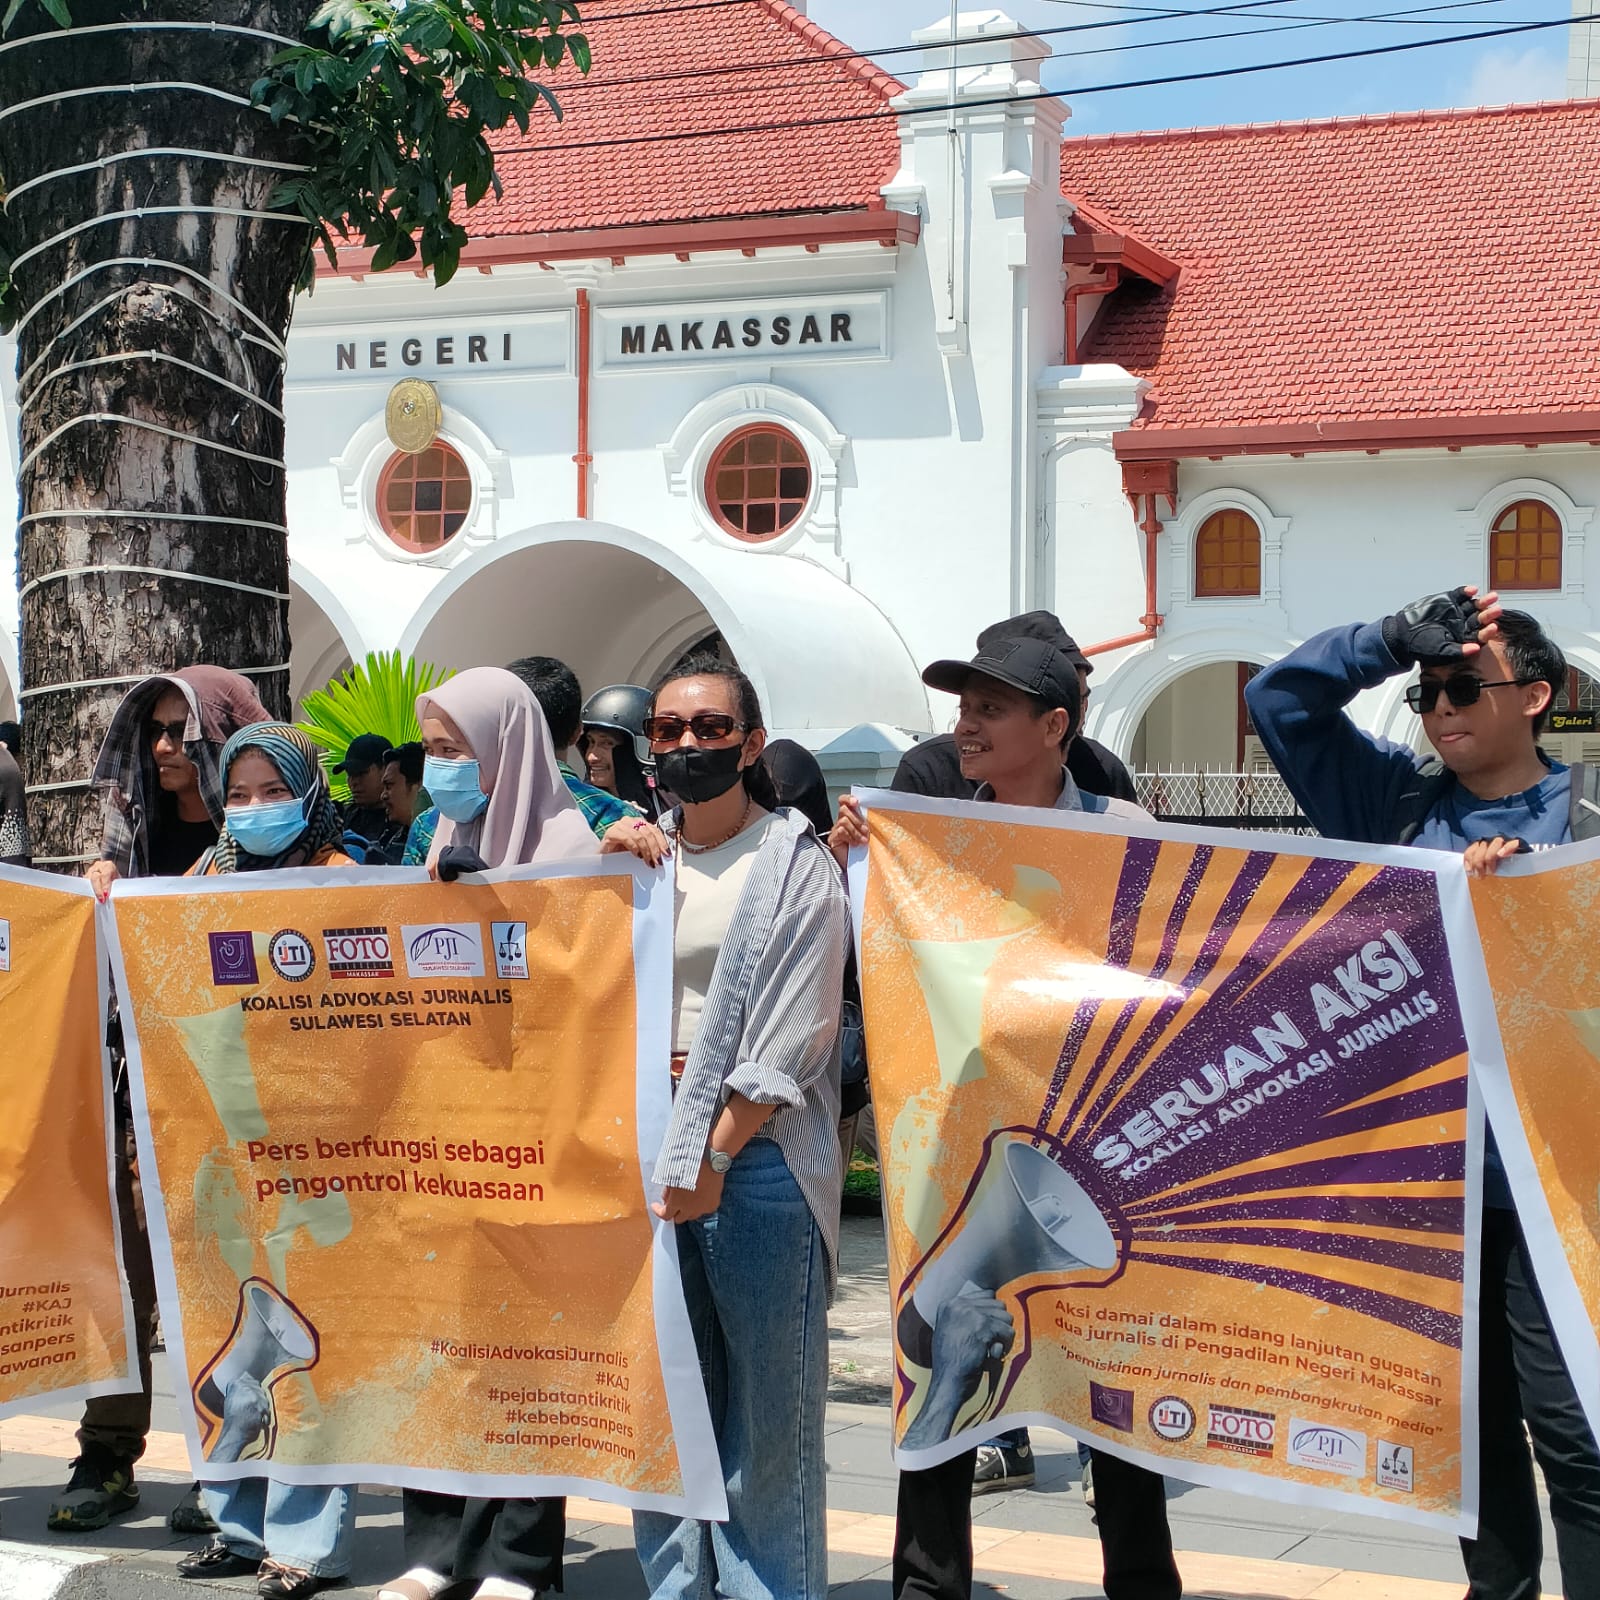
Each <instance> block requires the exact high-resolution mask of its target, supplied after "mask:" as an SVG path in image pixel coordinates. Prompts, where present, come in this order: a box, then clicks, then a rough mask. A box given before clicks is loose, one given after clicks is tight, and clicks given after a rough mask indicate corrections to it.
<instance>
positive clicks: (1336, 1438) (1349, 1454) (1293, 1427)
mask: <svg viewBox="0 0 1600 1600" xmlns="http://www.w3.org/2000/svg"><path fill="white" fill-rule="evenodd" d="M1289 1465H1290V1466H1291V1467H1315V1468H1316V1469H1317V1470H1318V1471H1319V1472H1337V1473H1338V1474H1339V1475H1340V1476H1341V1477H1345V1478H1359V1477H1360V1476H1361V1475H1362V1474H1363V1473H1364V1472H1365V1471H1366V1470H1367V1436H1366V1434H1364V1433H1351V1432H1350V1430H1349V1429H1348V1428H1332V1427H1329V1426H1328V1424H1327V1423H1325V1422H1306V1421H1304V1420H1303V1419H1302V1418H1300V1417H1296V1418H1295V1419H1294V1421H1293V1422H1292V1423H1290V1425H1289Z"/></svg>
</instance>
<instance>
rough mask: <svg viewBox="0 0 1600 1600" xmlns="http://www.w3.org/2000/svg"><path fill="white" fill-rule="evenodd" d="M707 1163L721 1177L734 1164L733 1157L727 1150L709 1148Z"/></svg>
mask: <svg viewBox="0 0 1600 1600" xmlns="http://www.w3.org/2000/svg"><path fill="white" fill-rule="evenodd" d="M706 1164H707V1165H708V1166H709V1167H710V1168H711V1170H712V1171H713V1172H715V1173H716V1174H717V1175H718V1176H719V1177H720V1176H721V1174H723V1173H724V1172H726V1171H727V1170H728V1168H729V1167H731V1166H732V1165H733V1157H732V1156H730V1155H729V1154H728V1152H727V1151H726V1150H707V1151H706Z"/></svg>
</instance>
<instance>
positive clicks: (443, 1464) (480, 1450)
mask: <svg viewBox="0 0 1600 1600" xmlns="http://www.w3.org/2000/svg"><path fill="white" fill-rule="evenodd" d="M660 877H661V875H660V874H652V875H645V874H643V873H635V872H634V871H632V870H630V868H628V867H626V866H621V865H617V864H604V865H590V866H588V867H586V868H583V869H573V870H559V869H557V870H550V871H543V872H538V873H534V872H523V873H519V874H511V875H498V874H497V875H494V877H493V880H492V881H490V882H475V883H471V884H468V883H457V884H434V883H429V882H427V881H425V880H424V879H423V878H422V876H421V875H420V874H416V873H405V874H401V873H397V872H394V871H381V872H380V871H346V872H327V871H322V872H311V871H299V872H282V873H271V874H267V873H263V874H252V875H240V876H236V877H229V878H218V879H211V880H201V881H198V882H190V883H185V884H183V885H180V886H173V885H170V884H169V885H161V886H157V885H150V886H144V885H129V886H128V888H127V890H124V889H122V888H120V887H119V889H118V891H117V892H116V894H115V895H114V897H113V901H112V907H113V910H114V912H115V925H116V946H115V952H114V953H115V959H116V962H117V981H118V987H119V990H120V992H121V993H122V994H123V996H124V997H125V998H124V1009H125V1014H126V1015H128V1016H129V1018H130V1020H131V1023H132V1028H131V1031H130V1056H131V1059H132V1061H133V1063H134V1066H135V1072H136V1077H135V1086H136V1090H137V1095H138V1109H137V1112H136V1117H137V1125H138V1130H139V1136H140V1150H141V1156H142V1157H143V1158H144V1160H145V1162H146V1165H147V1166H148V1168H149V1169H150V1170H151V1172H152V1174H153V1180H154V1181H153V1182H152V1183H151V1185H150V1188H151V1190H153V1191H154V1192H153V1197H152V1198H153V1203H152V1205H151V1229H152V1237H153V1238H154V1240H155V1241H156V1243H157V1271H158V1281H159V1282H160V1284H161V1288H162V1293H163V1299H162V1304H163V1311H164V1315H165V1319H166V1326H167V1333H168V1339H169V1345H170V1347H171V1348H172V1350H173V1352H174V1355H175V1358H176V1360H177V1362H178V1367H179V1370H180V1371H181V1372H182V1373H183V1375H184V1382H185V1384H186V1386H187V1389H188V1396H189V1401H190V1404H189V1406H188V1407H187V1408H186V1409H187V1415H186V1426H187V1430H188V1433H189V1437H190V1447H191V1451H192V1454H193V1456H194V1459H195V1470H196V1472H197V1473H198V1474H199V1475H200V1476H202V1477H206V1478H228V1477H239V1476H245V1475H250V1474H259V1473H264V1472H266V1471H268V1470H270V1472H271V1474H272V1476H274V1477H276V1478H282V1479H286V1480H288V1481H292V1482H332V1481H348V1480H352V1479H360V1480H362V1481H367V1482H381V1483H399V1484H405V1485H409V1486H413V1487H420V1488H432V1489H440V1490H445V1491H448V1492H453V1493H463V1494H479V1495H484V1494H513V1493H514V1494H537V1493H567V1492H585V1493H591V1494H599V1495H601V1496H602V1497H609V1498H613V1499H616V1500H619V1501H622V1502H624V1503H627V1504H630V1505H637V1506H647V1507H653V1508H657V1509H664V1510H676V1511H680V1512H682V1511H688V1512H690V1513H691V1514H695V1515H716V1514H719V1513H720V1512H721V1506H722V1497H721V1488H720V1485H721V1477H720V1474H719V1473H718V1471H717V1469H716V1465H715V1463H716V1455H715V1448H714V1446H713V1444H712V1442H711V1434H710V1421H709V1416H708V1413H707V1411H706V1406H705V1400H704V1396H703V1393H702V1391H701V1387H700V1377H699V1366H698V1362H697V1361H696V1359H695V1353H694V1346H693V1342H692V1339H691V1336H690V1332H689V1327H688V1320H687V1315H686V1312H685V1309H684V1305H683V1300H682V1291H681V1287H680V1285H679V1280H678V1276H677V1269H676V1263H675V1259H674V1256H673V1237H672V1230H671V1229H670V1228H668V1227H665V1226H664V1225H662V1224H659V1223H658V1222H656V1221H655V1219H654V1218H653V1217H652V1216H651V1215H650V1213H649V1210H648V1204H647V1202H648V1198H649V1196H648V1195H647V1192H646V1185H645V1178H644V1170H643V1169H642V1163H643V1162H644V1161H646V1160H647V1159H649V1158H650V1157H651V1155H652V1154H653V1151H654V1149H655V1146H656V1145H657V1144H658V1143H659V1140H660V1137H661V1134H662V1132H663V1130H664V1129H665V1125H666V1120H667V1116H668V1113H669V1109H670V1106H669V1100H670V1078H669V1074H668V1071H667V1030H666V1020H667V1008H668V1003H669V1001H668V996H669V976H668V975H669V972H670V965H669V963H670V953H671V922H670V906H671V898H670V888H669V887H666V886H665V885H664V884H663V883H661V882H660V881H659V880H660Z"/></svg>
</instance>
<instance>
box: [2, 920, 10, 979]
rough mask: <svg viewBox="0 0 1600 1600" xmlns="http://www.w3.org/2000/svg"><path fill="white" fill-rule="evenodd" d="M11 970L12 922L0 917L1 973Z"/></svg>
mask: <svg viewBox="0 0 1600 1600" xmlns="http://www.w3.org/2000/svg"><path fill="white" fill-rule="evenodd" d="M10 970H11V922H10V919H9V918H7V917H0V972H9V971H10Z"/></svg>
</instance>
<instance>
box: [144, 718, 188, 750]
mask: <svg viewBox="0 0 1600 1600" xmlns="http://www.w3.org/2000/svg"><path fill="white" fill-rule="evenodd" d="M188 731H189V719H188V718H187V717H185V718H184V719H183V721H181V722H157V721H155V720H154V719H153V718H152V719H151V720H150V721H149V722H147V723H145V725H144V736H145V738H147V739H148V740H149V741H150V743H151V745H152V746H155V745H158V744H160V743H161V739H162V736H163V735H165V736H166V740H167V743H168V744H170V745H171V746H172V748H173V749H174V750H181V749H183V736H184V734H185V733H187V732H188Z"/></svg>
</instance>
